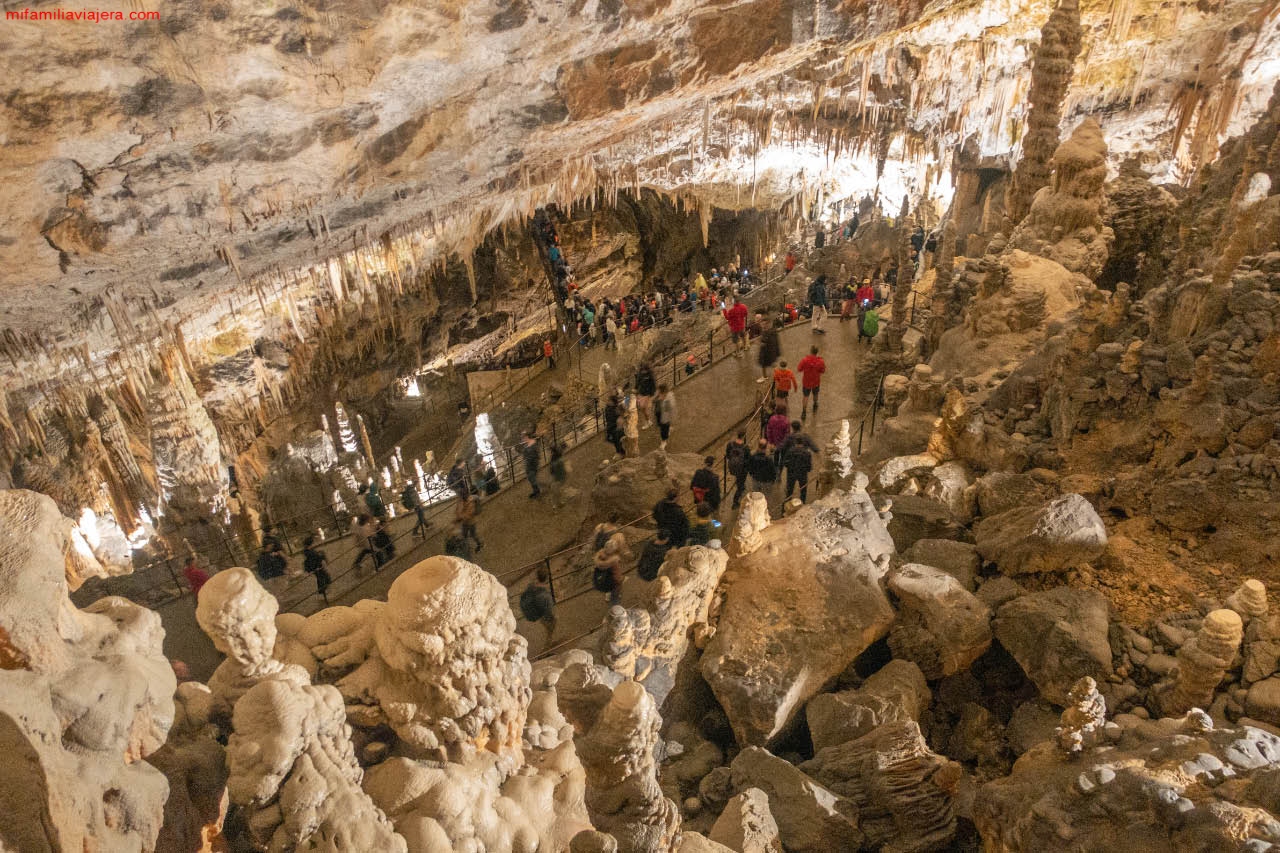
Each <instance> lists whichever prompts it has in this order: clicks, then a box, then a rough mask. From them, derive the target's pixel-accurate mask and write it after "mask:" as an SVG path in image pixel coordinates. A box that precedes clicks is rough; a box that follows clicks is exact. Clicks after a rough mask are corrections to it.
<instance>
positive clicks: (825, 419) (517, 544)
mask: <svg viewBox="0 0 1280 853" xmlns="http://www.w3.org/2000/svg"><path fill="white" fill-rule="evenodd" d="M826 328H827V330H828V331H827V334H825V335H823V334H818V333H815V332H813V331H812V329H811V328H810V327H809V325H808V324H802V325H798V326H794V327H790V328H788V329H785V330H784V331H783V332H782V335H781V340H782V358H783V359H785V360H786V361H787V363H788V365H790V366H791V367H793V368H794V366H795V365H796V364H797V363H798V362H799V361H800V359H801V357H803V356H804V355H805V354H806V353H808V351H809V347H810V346H811V345H815V344H816V345H817V346H818V347H819V349H820V351H821V354H822V356H823V357H824V359H825V360H826V361H827V372H826V374H825V376H824V380H823V386H822V405H821V407H820V409H819V415H818V417H817V419H816V420H815V419H814V417H813V416H812V415H811V416H810V417H809V419H808V421H807V424H806V429H807V431H809V432H810V433H811V434H812V435H814V437H815V438H816V439H817V440H818V441H819V443H820V444H824V443H825V442H826V441H827V439H828V438H829V437H830V435H831V434H832V433H833V432H835V429H836V425H837V424H838V422H839V420H840V419H841V418H846V417H855V416H861V410H860V409H858V410H857V412H856V415H855V408H856V406H855V400H854V374H853V370H854V369H855V367H854V366H855V365H856V363H857V361H858V358H859V355H858V350H857V331H856V329H855V328H854V324H853V323H852V322H847V323H843V324H841V323H840V322H839V321H838V320H836V319H831V318H829V319H828V320H827V322H826ZM605 355H607V354H605ZM564 369H567V365H566V366H565V368H562V369H561V370H564ZM561 370H557V371H556V373H560V372H561ZM759 375H760V369H759V367H757V366H756V360H755V348H754V347H753V348H751V349H750V350H748V351H747V353H746V354H745V355H744V356H743V357H742V358H728V359H725V360H723V361H720V362H718V363H716V364H714V365H711V366H710V367H707V368H704V369H703V370H702V371H700V372H699V373H697V374H695V375H694V376H692V377H690V378H688V379H687V380H685V381H684V382H682V383H681V384H680V386H679V388H678V389H677V392H676V397H677V407H678V417H677V421H676V424H675V426H674V427H673V429H672V433H671V440H670V442H669V444H668V450H669V451H671V452H673V453H701V452H710V453H714V454H715V455H716V456H717V458H718V457H719V456H720V453H721V452H722V436H723V435H724V434H725V432H726V431H728V430H730V429H731V428H732V427H734V426H735V425H736V424H737V423H738V422H739V421H741V420H742V419H743V418H745V417H746V416H747V415H748V414H750V413H751V412H752V410H753V409H754V408H755V406H756V400H757V392H758V391H759V390H760V389H761V388H762V387H764V385H763V383H760V384H758V383H756V381H755V380H756V378H757V377H758V376H759ZM658 440H659V439H658V434H657V430H656V429H650V430H643V431H641V433H640V451H641V453H648V452H650V451H652V450H655V449H657V445H658ZM709 445H712V446H709ZM612 453H613V448H612V447H611V446H610V445H609V444H607V443H606V442H605V441H604V439H603V437H602V436H596V437H594V438H592V439H590V440H588V441H586V442H584V443H583V444H581V445H579V446H578V447H576V448H575V449H573V450H572V451H571V452H570V453H569V455H568V456H567V457H566V458H567V459H568V460H569V464H570V474H569V486H570V487H571V489H572V490H575V491H576V495H574V496H573V497H572V498H571V499H570V500H568V501H567V502H566V505H565V507H564V508H563V509H561V510H559V511H557V510H555V509H553V507H552V506H551V504H550V501H549V500H548V499H547V498H543V499H542V500H538V501H533V500H530V499H529V498H528V497H527V495H528V489H527V486H526V484H524V483H518V484H516V485H515V486H514V487H512V488H508V489H506V490H504V491H503V492H502V493H501V494H499V495H496V496H494V497H493V498H490V499H488V500H486V501H485V502H484V504H483V505H482V507H481V511H480V516H479V520H478V527H479V534H480V537H481V540H482V541H483V542H484V548H483V549H482V550H481V551H480V552H479V553H478V554H477V555H476V557H475V559H476V562H477V563H479V564H480V565H481V566H483V567H484V568H485V569H487V570H489V571H490V572H493V573H494V574H495V575H498V576H499V577H503V576H504V575H508V577H503V579H504V582H505V583H507V584H508V586H509V588H510V589H511V591H512V594H513V595H514V594H518V593H519V591H520V590H522V589H523V588H524V586H525V585H526V584H527V583H528V580H527V575H522V576H520V577H511V576H509V575H510V573H511V572H513V570H516V569H519V568H520V567H522V566H529V565H531V564H535V563H536V562H537V561H540V560H542V559H543V558H544V557H545V556H546V555H548V554H551V553H554V552H557V551H560V550H562V549H564V548H567V547H570V546H573V545H577V544H579V543H578V542H577V535H578V531H579V528H580V527H581V524H582V522H583V520H584V519H585V518H586V517H587V516H588V514H589V509H590V508H589V499H590V493H591V487H592V484H593V482H594V480H595V476H596V474H597V473H598V472H599V471H600V469H601V467H602V466H603V465H605V464H606V463H607V461H608V460H609V459H610V457H611V456H612ZM545 479H546V474H545V472H544V473H543V480H544V482H545ZM451 519H452V509H451V504H449V505H445V508H444V514H443V515H442V516H441V517H440V520H438V521H437V522H436V524H435V528H434V530H433V531H432V535H430V536H428V537H427V539H426V540H425V541H421V542H420V541H419V540H417V539H416V538H414V537H413V536H412V535H406V534H407V532H408V531H409V529H410V528H411V527H412V521H411V519H410V518H407V517H402V518H399V519H395V520H393V521H392V522H391V529H392V533H393V535H396V536H397V537H399V538H398V540H397V547H398V549H399V556H398V557H397V559H395V560H394V561H393V562H392V563H390V564H389V565H388V566H387V567H386V568H385V569H384V570H383V571H381V572H377V573H374V572H372V570H371V569H370V568H366V569H365V570H364V572H363V573H360V574H357V573H348V574H345V575H344V573H346V572H347V570H348V568H349V567H350V565H351V561H352V557H353V554H352V553H350V552H349V551H347V550H346V548H347V545H346V544H345V540H344V541H341V542H335V543H331V544H330V545H329V546H327V550H328V553H329V556H330V559H331V563H332V574H333V575H334V577H335V581H334V585H333V587H331V588H330V595H329V600H330V603H331V604H334V605H337V604H347V605H350V604H353V603H354V602H356V601H358V600H360V599H362V598H385V596H386V593H387V590H388V588H389V587H390V585H391V583H392V581H394V580H395V577H396V575H397V574H398V573H399V572H401V571H404V570H405V569H407V568H409V567H410V566H412V565H414V564H415V563H417V562H418V561H419V560H422V559H424V558H426V557H428V556H431V555H433V554H439V553H442V551H443V538H444V534H445V532H446V531H447V529H448V521H449V520H451ZM721 520H722V521H724V522H725V524H726V526H727V527H728V528H729V529H732V524H733V517H732V514H731V512H730V511H729V510H728V504H727V503H726V505H725V508H724V510H723V514H722V516H721ZM644 584H645V582H644V581H641V580H639V579H638V578H635V577H634V576H632V577H628V578H627V580H626V583H625V585H624V590H623V596H624V603H627V604H632V603H634V602H635V601H636V600H637V599H638V598H639V595H640V592H641V591H642V587H643V586H644ZM580 586H581V584H579V587H580ZM314 590H315V587H314V581H313V580H312V579H311V578H310V577H304V578H302V579H300V580H296V581H294V582H292V583H291V586H290V588H289V591H288V592H286V593H285V594H284V595H282V596H281V597H282V610H286V609H293V610H295V611H296V612H300V613H312V612H315V611H316V610H319V609H321V608H322V607H323V606H324V602H323V601H321V600H320V598H319V597H318V596H315V595H313V594H311V593H314ZM557 592H558V594H559V596H561V597H563V595H564V592H562V591H561V590H559V589H558V590H557ZM607 609H608V608H607V603H606V600H605V596H604V595H602V594H599V593H596V592H594V591H592V592H589V593H587V594H585V595H581V596H579V597H576V598H574V599H573V600H570V601H567V602H564V603H562V604H561V606H560V607H559V608H558V611H557V616H558V618H559V625H558V626H557V631H556V636H555V638H554V639H553V643H558V642H561V641H562V640H563V639H567V638H571V637H575V636H578V635H580V634H582V633H583V632H585V631H588V630H590V629H591V628H593V627H595V626H596V625H599V624H600V622H601V620H602V618H603V616H604V614H605V613H606V611H607ZM160 613H161V617H162V620H163V623H164V626H165V631H166V639H165V653H166V655H168V656H169V657H170V658H171V659H179V660H183V661H185V662H186V663H187V664H188V667H189V668H190V669H191V672H192V675H193V676H194V677H196V678H200V679H205V678H208V676H209V674H210V673H211V672H212V670H213V668H214V667H215V666H216V665H217V662H218V660H219V659H220V656H219V655H218V654H217V652H216V651H215V650H214V649H213V648H212V645H211V644H210V643H209V642H208V640H207V639H206V638H205V636H204V634H203V632H201V631H200V629H199V627H198V626H197V625H196V622H195V618H194V601H193V600H192V598H190V597H183V598H181V599H179V600H177V601H175V602H172V603H170V604H168V605H165V606H164V607H162V608H161V609H160ZM520 630H521V632H522V633H525V635H526V636H527V637H529V642H530V652H531V654H536V653H538V652H539V651H540V650H541V649H542V647H543V645H544V641H543V636H544V632H543V630H542V628H541V627H539V626H530V625H528V624H526V623H524V622H523V621H521V623H520Z"/></svg>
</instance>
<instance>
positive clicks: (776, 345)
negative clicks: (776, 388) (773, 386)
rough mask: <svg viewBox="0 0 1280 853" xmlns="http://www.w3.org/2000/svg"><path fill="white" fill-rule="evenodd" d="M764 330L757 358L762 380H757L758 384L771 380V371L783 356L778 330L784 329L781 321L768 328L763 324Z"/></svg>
mask: <svg viewBox="0 0 1280 853" xmlns="http://www.w3.org/2000/svg"><path fill="white" fill-rule="evenodd" d="M758 316H759V315H757V317H758ZM762 328H763V331H762V332H761V333H760V351H759V352H758V353H757V356H756V357H757V363H758V364H759V365H760V378H759V379H757V380H756V381H757V382H764V381H766V380H767V379H768V378H769V370H770V369H771V368H772V367H773V363H774V362H775V361H777V360H778V356H780V355H782V342H781V341H779V340H778V329H780V328H782V323H781V321H779V320H774V321H773V322H772V323H771V324H769V325H768V326H767V327H765V326H764V324H763V322H762Z"/></svg>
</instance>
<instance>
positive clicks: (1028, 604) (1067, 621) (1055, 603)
mask: <svg viewBox="0 0 1280 853" xmlns="http://www.w3.org/2000/svg"><path fill="white" fill-rule="evenodd" d="M1108 611H1109V605H1108V604H1107V600H1106V598H1104V597H1103V596H1102V594H1101V593H1099V592H1095V591H1093V590H1082V589H1070V588H1068V587H1057V588H1055V589H1050V590H1045V591H1044V592H1031V593H1027V594H1026V595H1022V596H1019V597H1017V598H1015V599H1013V600H1012V601H1010V602H1008V603H1007V604H1005V605H1003V606H1002V607H1001V608H1000V609H999V610H998V611H996V618H995V621H994V622H993V623H992V627H993V629H994V632H995V635H996V639H998V640H999V641H1000V644H1001V645H1002V646H1004V648H1005V649H1006V650H1007V651H1008V652H1009V654H1011V655H1013V657H1014V660H1016V661H1017V662H1018V665H1019V666H1021V667H1022V670H1023V672H1025V673H1026V674H1027V677H1028V678H1030V679H1031V680H1032V681H1033V682H1034V683H1035V685H1036V687H1038V688H1039V689H1040V693H1041V695H1043V696H1044V697H1045V698H1046V699H1048V700H1049V701H1050V702H1053V703H1055V704H1058V705H1066V704H1067V703H1068V702H1069V701H1070V700H1069V697H1070V692H1071V688H1072V686H1073V685H1074V684H1075V683H1076V682H1077V681H1079V680H1080V679H1081V678H1083V677H1085V676H1089V677H1090V678H1093V679H1094V680H1095V681H1099V682H1101V681H1104V680H1105V679H1106V677H1107V676H1108V675H1110V674H1111V671H1112V669H1111V645H1110V643H1109V642H1108V640H1107V635H1108Z"/></svg>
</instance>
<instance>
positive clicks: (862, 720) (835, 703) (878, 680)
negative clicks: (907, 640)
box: [804, 660, 933, 752]
mask: <svg viewBox="0 0 1280 853" xmlns="http://www.w3.org/2000/svg"><path fill="white" fill-rule="evenodd" d="M932 699H933V697H932V695H931V694H930V693H929V684H928V682H926V681H925V678H924V673H922V672H921V671H920V667H918V666H916V665H915V664H914V663H912V662H911V661H906V660H891V661H889V662H888V663H887V664H885V665H884V666H882V667H881V668H880V669H879V670H877V671H876V672H875V673H874V674H873V675H872V676H871V677H870V678H868V679H867V680H866V681H865V682H863V684H862V686H861V687H859V688H858V689H857V690H845V691H843V692H841V693H823V694H821V695H820V696H815V697H813V699H812V700H810V702H809V704H808V705H807V706H806V707H805V711H804V713H805V720H806V722H808V724H809V735H810V738H811V739H812V741H813V749H814V751H815V752H817V751H820V750H823V749H826V748H827V747H830V746H839V745H840V744H842V743H845V742H847V741H851V740H855V739H857V738H860V737H862V736H863V735H865V734H870V733H871V732H872V731H873V730H875V729H876V728H877V727H879V726H882V725H885V724H886V723H894V722H901V721H903V720H915V721H918V720H919V719H920V714H921V712H923V711H924V710H925V709H926V708H928V707H929V702H930V701H932Z"/></svg>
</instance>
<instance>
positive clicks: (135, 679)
mask: <svg viewBox="0 0 1280 853" xmlns="http://www.w3.org/2000/svg"><path fill="white" fill-rule="evenodd" d="M73 530H74V524H73V523H71V522H70V521H68V520H67V519H66V518H64V517H63V516H62V514H61V513H60V512H59V511H58V509H57V507H56V506H55V504H54V502H53V500H52V499H50V498H48V497H46V496H44V495H38V494H36V493H34V492H28V491H13V490H6V491H0V567H2V570H0V749H3V751H4V755H5V758H4V760H2V761H0V776H2V777H3V779H2V780H0V812H3V815H4V817H3V819H0V848H4V849H5V850H14V851H18V850H22V851H27V850H32V851H35V850H58V851H61V850H68V851H71V850H74V851H81V850H120V851H151V850H155V849H157V841H158V839H159V837H160V828H161V820H162V817H163V815H164V805H165V801H166V799H167V798H168V797H169V785H168V783H167V782H166V780H165V776H164V775H163V774H162V773H161V771H159V770H157V769H156V768H155V767H153V766H152V765H151V764H149V763H148V762H146V761H144V760H143V759H145V758H147V757H148V756H150V755H152V754H153V753H155V752H156V750H158V749H159V748H160V747H161V745H162V744H164V742H165V739H166V737H167V735H168V732H169V729H170V726H171V725H172V724H173V721H174V713H175V711H174V703H173V692H174V687H175V678H174V674H173V670H172V669H171V668H170V666H169V662H168V661H167V660H165V658H164V655H163V652H162V650H161V646H162V643H163V640H164V630H163V629H162V628H161V626H160V617H159V616H158V615H156V614H155V613H153V612H151V611H149V610H146V609H144V608H142V607H139V606H138V605H136V604H133V603H131V602H128V601H125V600H124V599H122V598H114V597H111V598H103V599H100V600H99V601H97V602H95V603H94V604H93V605H91V606H90V607H88V608H86V609H84V610H80V609H77V608H76V607H75V606H74V605H72V603H71V601H70V599H69V598H68V577H69V576H71V575H72V574H73V573H83V572H86V571H88V572H95V571H97V572H100V571H101V568H100V567H99V568H98V569H97V570H95V569H94V568H93V565H92V564H93V563H94V562H95V558H94V557H93V555H92V553H89V552H88V550H87V549H86V548H85V547H84V543H83V542H79V543H77V541H76V540H75V538H74V537H73V536H72V531H73Z"/></svg>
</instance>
